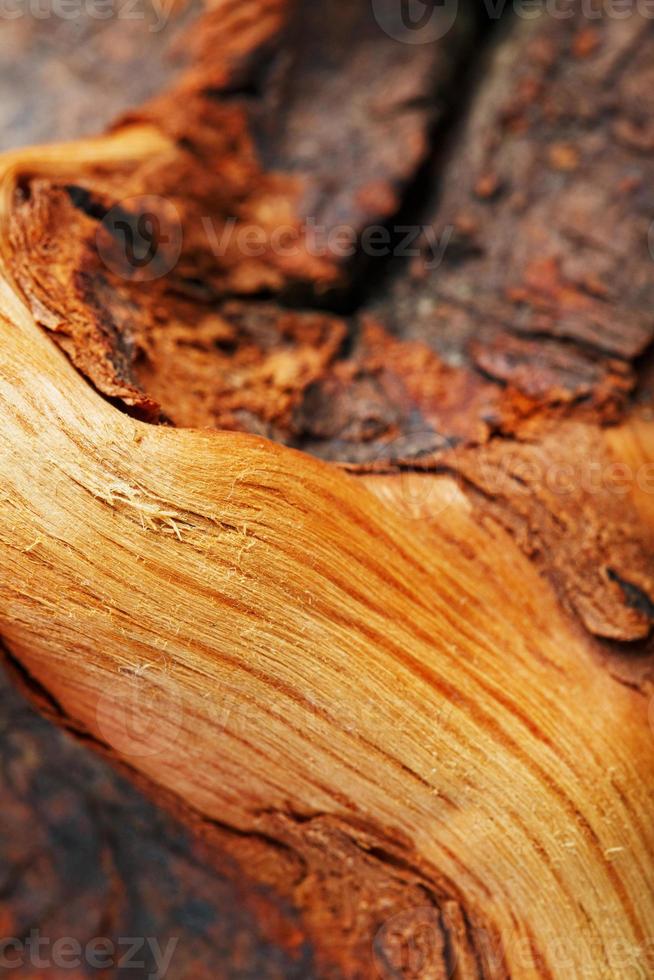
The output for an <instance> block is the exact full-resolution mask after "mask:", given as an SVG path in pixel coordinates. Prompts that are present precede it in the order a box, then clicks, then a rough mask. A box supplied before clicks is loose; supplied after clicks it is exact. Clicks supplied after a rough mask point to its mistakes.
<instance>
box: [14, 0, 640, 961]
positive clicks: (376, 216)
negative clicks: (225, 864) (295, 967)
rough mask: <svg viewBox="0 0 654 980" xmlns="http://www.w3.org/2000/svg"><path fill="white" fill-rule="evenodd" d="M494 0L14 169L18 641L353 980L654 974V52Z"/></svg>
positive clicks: (630, 28)
mask: <svg viewBox="0 0 654 980" xmlns="http://www.w3.org/2000/svg"><path fill="white" fill-rule="evenodd" d="M460 6H461V9H460V10H459V13H458V16H457V18H456V19H455V21H454V22H453V23H452V24H451V25H450V27H449V29H448V30H445V29H443V33H442V36H440V37H439V36H436V37H434V39H433V40H431V41H429V43H424V44H415V43H414V44H409V43H406V41H407V38H406V37H402V36H398V34H397V25H396V20H395V19H394V10H395V5H393V4H392V3H390V2H389V3H387V4H386V3H378V4H375V5H372V7H371V5H370V4H368V3H367V2H365V3H364V2H358V0H357V2H352V3H350V4H348V5H344V4H337V3H331V2H330V3H327V4H322V5H320V9H318V5H313V4H311V3H309V2H306V3H299V4H296V5H295V6H291V5H287V4H286V3H284V2H282V0H277V2H275V0H269V2H267V3H266V2H264V0H259V2H255V0H252V2H245V3H244V2H240V3H238V4H235V3H233V4H232V3H228V2H222V3H218V4H215V5H214V7H213V9H211V10H210V11H208V12H206V13H204V14H203V15H202V16H201V17H200V19H199V20H198V21H197V23H196V24H195V25H194V26H193V27H192V28H191V29H190V32H189V33H187V34H186V35H184V41H183V43H182V44H181V47H182V50H183V53H184V58H185V60H186V62H187V66H186V68H185V69H184V70H183V71H182V73H181V74H180V76H179V78H178V80H177V81H176V82H175V83H174V84H173V86H172V87H171V88H169V89H167V90H166V91H165V92H164V93H163V94H162V95H161V96H159V97H157V98H156V99H154V100H153V101H151V102H150V103H147V104H146V105H145V106H143V107H141V108H140V109H138V110H132V111H130V113H129V115H127V116H125V117H123V118H122V119H121V120H120V121H119V122H118V123H117V124H116V125H115V126H114V127H113V128H112V129H111V130H110V131H109V132H108V133H107V134H106V135H105V136H101V137H98V138H96V139H88V140H84V141H78V142H75V143H70V144H61V145H55V144H51V145H48V146H46V147H41V148H39V149H36V150H32V149H26V150H18V151H15V152H9V153H7V154H5V155H4V157H2V158H0V220H1V226H0V249H1V264H2V270H1V271H2V281H1V283H0V312H1V314H2V321H1V325H0V329H1V330H2V337H3V352H4V354H3V358H2V362H1V368H0V426H1V427H2V429H1V434H2V441H1V443H0V477H1V481H0V567H2V569H3V575H2V578H0V597H1V606H0V632H1V633H2V636H3V639H4V641H5V643H6V646H7V649H8V651H9V652H8V661H9V663H10V666H11V667H12V668H13V672H14V675H15V676H16V677H18V678H19V679H20V680H21V681H22V684H23V686H24V687H25V688H26V689H27V690H28V692H30V693H31V695H32V697H33V698H34V699H35V700H36V702H37V703H38V704H39V706H40V707H41V708H42V709H43V710H45V711H46V713H47V714H48V715H49V716H50V717H51V718H53V719H55V720H56V721H58V722H59V723H61V724H62V725H64V726H65V727H66V728H68V729H69V730H72V731H74V732H76V733H78V734H79V735H80V736H82V737H83V738H84V740H86V741H87V742H89V743H90V744H92V745H93V746H95V747H97V748H98V749H99V750H101V751H102V752H103V753H104V754H106V755H108V756H109V758H111V759H112V760H113V761H115V762H116V763H117V764H118V765H120V766H121V767H122V768H123V769H124V770H126V771H127V772H128V773H130V774H131V775H132V777H133V778H134V779H136V781H137V782H138V783H139V784H140V785H141V786H143V787H145V788H146V789H147V790H148V792H150V793H151V794H152V795H153V796H154V798H155V800H157V802H159V803H161V804H162V805H164V806H166V807H168V808H171V809H173V811H175V813H176V814H177V816H178V817H180V818H181V819H182V820H184V821H186V822H187V823H188V825H189V826H191V827H192V828H193V830H194V831H195V832H196V833H197V834H198V835H199V836H200V837H203V838H204V839H205V841H206V846H207V847H208V848H209V849H210V850H211V851H212V852H213V853H214V854H215V855H222V856H223V857H222V858H217V859H218V860H227V858H225V856H228V861H229V866H230V868H231V869H232V875H233V877H240V878H241V890H242V893H243V894H244V895H246V896H249V898H248V901H249V903H250V908H251V909H252V910H254V914H255V915H257V916H258V918H259V921H260V922H261V923H263V924H264V927H265V930H266V932H267V934H268V938H269V939H270V940H271V941H272V942H273V943H274V944H275V945H276V946H278V947H279V948H280V950H282V951H283V955H284V956H288V957H290V959H291V960H292V959H293V957H295V958H296V961H297V958H298V957H300V956H302V955H304V953H305V952H306V950H307V949H310V950H311V957H312V963H313V964H315V966H312V967H311V969H312V970H315V974H316V975H317V976H320V977H348V978H349V977H352V978H355V977H356V978H359V977H361V978H367V977H375V976H379V975H381V976H382V977H394V978H395V977H416V978H417V977H421V978H425V980H427V978H432V977H459V978H462V980H468V978H474V977H493V978H495V977H498V978H499V977H505V976H510V977H519V978H522V977H527V978H528V977H548V976H551V977H556V978H559V977H561V978H563V977H569V976H591V977H598V978H599V977H621V976H629V975H634V976H636V975H640V976H649V975H650V974H651V972H652V970H654V889H653V888H652V882H653V877H654V875H653V870H654V868H653V865H654V855H653V854H652V851H653V849H654V828H653V825H652V820H651V815H652V804H653V803H654V785H653V783H652V764H653V762H654V732H653V730H652V724H651V718H650V715H651V712H650V710H649V698H650V691H651V677H652V663H651V651H650V631H651V626H652V620H653V618H654V564H653V562H652V527H653V523H654V505H653V504H652V500H653V497H652V492H653V491H654V442H653V441H652V422H651V418H650V408H649V406H650V405H651V372H650V365H649V361H648V348H649V345H650V343H651V340H652V335H653V333H654V319H653V318H652V314H651V309H652V299H654V277H653V276H652V271H653V266H652V257H651V255H650V249H649V247H648V245H649V243H648V234H649V222H650V220H651V219H652V217H654V214H653V213H652V212H653V211H654V207H653V201H652V192H651V186H652V178H653V177H654V174H653V172H652V171H653V170H654V164H653V163H652V159H651V150H652V148H654V131H653V130H652V122H651V108H650V103H651V100H652V96H651V84H650V82H651V59H652V53H653V47H654V42H653V41H652V34H651V30H650V24H649V21H648V19H647V18H646V17H645V16H642V15H640V14H636V13H634V14H632V15H631V16H630V17H629V18H615V17H610V16H607V15H606V14H605V13H602V11H601V10H600V16H598V17H594V16H591V14H592V13H593V10H594V9H595V8H593V7H592V5H589V4H586V5H585V6H584V7H583V9H582V6H581V5H577V4H571V5H570V12H571V14H572V16H571V17H564V18H563V17H562V18H559V17H552V16H549V15H545V14H544V15H542V16H540V17H537V18H529V19H526V18H519V17H516V18H515V19H513V20H511V21H503V22H502V23H501V24H500V25H499V26H495V29H494V30H492V31H491V30H490V28H489V25H488V24H485V23H484V22H483V19H480V17H479V16H478V13H477V12H476V11H475V9H474V8H472V7H471V8H470V9H468V8H466V6H465V5H463V4H462V5H460ZM373 10H374V13H375V16H373ZM445 15H446V13H445V14H443V16H445ZM428 26H429V25H428ZM432 26H433V25H432ZM436 34H438V32H436ZM414 40H415V38H414ZM409 233H410V234H409ZM649 237H650V238H651V236H649ZM409 238H410V240H408V239H409ZM325 243H326V244H325ZM350 245H353V247H350ZM407 250H408V252H409V254H408V255H407V254H406V253H407ZM389 252H392V253H394V257H392V258H391V259H388V253H389ZM237 969H238V967H237V966H236V964H235V965H234V967H233V969H232V971H231V973H230V970H229V968H227V967H226V968H225V974H226V975H237ZM281 969H282V974H283V972H284V969H285V968H284V967H282V968H281ZM307 969H308V968H307ZM289 971H290V968H289V969H286V975H287V976H291V973H290V972H289ZM636 971H639V972H636ZM171 975H174V974H173V973H171ZM178 975H184V974H183V973H179V974H178ZM187 975H189V976H190V975H191V974H187ZM307 975H308V974H307Z"/></svg>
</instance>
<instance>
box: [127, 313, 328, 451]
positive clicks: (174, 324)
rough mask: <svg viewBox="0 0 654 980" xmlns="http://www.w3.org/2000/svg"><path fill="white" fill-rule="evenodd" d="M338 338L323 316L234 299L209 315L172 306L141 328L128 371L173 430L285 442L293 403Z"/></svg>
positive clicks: (319, 370) (324, 362)
mask: <svg viewBox="0 0 654 980" xmlns="http://www.w3.org/2000/svg"><path fill="white" fill-rule="evenodd" d="M174 313H176V314H177V316H178V319H177V320H174V321H173V320H171V319H170V316H171V315H173V314H174ZM345 334H346V330H345V325H344V324H343V323H341V322H340V321H339V320H338V319H337V318H335V317H332V316H329V315H328V314H324V313H311V312H308V313H298V312H294V311H284V310H281V309H279V308H278V307H274V306H271V305H268V304H254V303H251V304H247V303H238V302H236V301H232V302H231V303H227V304H225V305H223V306H220V307H217V308H216V309H213V310H212V309H211V308H209V309H203V310H198V309H197V308H196V307H193V306H192V305H191V304H189V303H186V304H182V303H178V304H177V307H176V309H174V310H173V311H172V313H168V309H167V318H166V319H165V320H164V321H163V322H156V320H155V321H154V322H153V323H152V324H151V325H150V326H149V327H148V328H147V329H146V330H144V331H143V334H142V341H141V355H140V358H139V362H138V364H137V365H136V368H135V372H136V375H137V377H138V379H139V381H140V383H141V386H142V388H143V390H144V391H147V392H148V394H149V395H151V396H152V397H154V398H155V399H156V400H157V402H158V404H159V405H160V406H161V408H162V410H163V413H164V415H165V416H166V417H167V418H168V419H170V420H171V421H172V422H173V423H174V424H175V425H184V426H195V427H213V428H218V429H235V430H241V431H246V432H255V433H257V434H259V435H265V436H267V437H268V438H271V439H276V440H277V441H278V442H286V443H289V442H292V441H293V422H292V416H293V412H294V409H295V406H296V405H297V404H298V403H299V402H300V400H301V399H302V397H303V395H304V391H305V390H306V389H307V388H308V387H309V386H310V385H311V384H312V383H313V382H314V381H315V379H316V378H319V377H321V375H322V374H323V372H324V371H325V370H326V367H327V365H328V364H329V363H330V362H331V361H332V360H333V359H334V357H335V356H336V354H337V353H338V350H339V348H340V346H341V344H342V342H343V340H344V338H345Z"/></svg>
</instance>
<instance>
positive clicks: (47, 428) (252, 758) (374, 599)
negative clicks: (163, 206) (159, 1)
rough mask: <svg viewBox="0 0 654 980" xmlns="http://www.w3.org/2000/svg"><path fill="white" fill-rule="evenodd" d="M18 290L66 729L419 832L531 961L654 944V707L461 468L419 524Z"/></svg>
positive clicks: (24, 503) (594, 958) (169, 778)
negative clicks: (81, 353) (68, 333)
mask: <svg viewBox="0 0 654 980" xmlns="http://www.w3.org/2000/svg"><path fill="white" fill-rule="evenodd" d="M167 150H168V144H167V141H166V140H165V138H162V137H161V136H160V135H159V134H155V132H154V131H152V130H149V129H148V130H147V131H146V130H141V129H136V128H134V129H128V130H126V131H125V132H122V133H121V134H118V136H112V137H107V138H102V139H101V140H97V141H85V142H83V143H79V144H72V145H71V146H69V147H66V148H50V149H48V150H47V151H43V150H39V151H32V152H30V153H18V154H11V155H9V157H7V158H5V161H4V162H3V163H2V178H1V179H0V187H1V192H0V198H1V200H2V210H1V212H0V218H1V220H2V221H6V220H7V216H8V214H9V209H10V201H11V195H12V194H13V192H14V188H15V186H16V182H17V181H18V180H20V177H21V175H25V174H30V175H33V174H34V173H36V172H38V173H51V172H56V173H58V174H61V173H66V172H67V161H68V160H70V161H71V164H73V162H74V166H77V165H78V164H79V163H80V159H82V160H84V161H86V162H103V161H107V160H110V159H114V157H119V158H120V159H121V160H124V159H125V157H126V156H127V157H129V155H130V154H131V153H134V154H136V155H141V154H143V155H148V154H150V153H159V152H164V153H165V152H167ZM4 238H5V235H4V231H0V240H3V241H4ZM0 297H1V299H0V302H1V305H2V309H3V312H4V318H3V320H2V325H1V329H2V340H3V349H4V357H3V361H2V366H1V367H0V402H1V405H2V408H1V418H2V426H3V432H2V436H3V438H2V441H1V443H0V476H1V480H0V488H1V489H0V560H1V562H2V567H3V568H4V569H5V575H4V576H3V579H2V584H1V585H0V594H1V595H2V612H1V619H0V623H1V630H2V634H3V636H4V637H5V639H6V641H7V643H8V644H9V646H10V648H11V650H12V653H13V655H14V656H15V657H16V658H17V660H18V662H19V663H20V664H21V667H22V669H23V670H24V671H26V673H27V675H28V676H29V677H31V678H32V680H33V681H34V683H35V684H36V685H38V686H39V687H40V689H41V690H42V691H44V692H46V693H47V696H48V697H49V698H50V699H53V701H54V703H56V705H58V707H59V709H60V710H61V712H62V715H63V717H64V718H65V719H66V720H67V723H68V724H70V725H71V726H72V727H76V728H78V729H80V730H83V731H84V732H86V733H88V734H89V735H90V737H91V738H92V739H94V740H96V741H97V742H98V744H100V745H103V746H105V747H106V748H108V749H109V750H110V751H111V752H112V753H113V754H114V755H115V756H116V757H117V758H119V759H121V760H123V761H125V762H126V763H127V764H128V765H129V766H130V767H131V768H133V769H134V770H135V771H136V772H138V773H139V774H141V775H142V776H143V777H145V778H146V779H147V780H149V781H150V782H152V783H153V784H155V785H157V786H159V787H161V789H162V791H163V792H166V793H167V792H172V793H174V794H176V795H177V796H179V797H180V798H182V799H183V800H184V801H185V803H186V804H187V805H188V806H189V807H191V808H192V809H193V810H194V811H195V812H196V813H197V814H199V815H200V817H201V818H202V819H203V820H206V821H207V822H208V823H212V822H213V823H219V824H221V825H227V826H229V827H231V828H234V829H235V830H237V831H239V832H240V833H250V832H251V833H254V834H265V835H269V836H270V837H271V838H274V837H275V836H276V835H278V834H279V833H281V832H280V830H279V827H280V821H282V822H283V821H284V820H293V821H295V823H296V824H297V825H298V826H302V824H303V823H306V824H307V826H311V825H312V823H315V822H316V821H320V820H325V819H328V820H333V821H336V822H337V823H338V826H339V827H343V826H345V827H348V826H349V827H351V828H353V829H352V836H353V837H355V838H357V839H358V838H361V837H362V835H363V837H365V834H364V833H363V831H362V830H361V828H362V827H364V828H367V830H366V832H365V833H366V834H367V835H368V837H366V840H368V838H369V841H375V840H381V841H386V842H388V841H391V842H394V845H395V846H396V847H398V848H399V850H400V851H401V853H402V854H403V855H404V857H405V859H406V860H407V861H408V860H409V859H410V862H411V866H412V867H413V868H414V869H415V872H416V874H417V875H419V877H420V880H423V881H425V882H428V883H429V884H430V887H431V888H432V889H433V892H434V894H435V895H436V896H437V898H438V899H439V900H440V901H442V903H443V907H446V906H447V904H448V901H451V902H454V903H455V905H457V907H458V906H460V907H462V908H463V909H464V910H465V913H466V916H467V919H468V921H469V922H472V923H473V924H474V926H476V927H478V928H479V929H481V930H482V931H483V930H486V931H487V935H489V936H491V937H493V936H499V937H500V941H501V946H502V950H503V956H504V963H505V968H506V971H507V973H508V974H509V975H516V976H521V977H523V976H531V975H534V976H536V975H537V976H547V975H552V976H563V975H566V969H573V970H574V969H580V968H581V967H582V966H583V967H584V968H585V969H586V971H587V973H586V975H588V976H594V977H612V976H617V975H620V974H621V971H623V970H624V963H625V955H626V954H625V948H628V949H630V950H632V952H633V955H634V956H635V957H636V958H637V960H638V962H641V963H642V962H644V959H643V958H644V957H645V956H646V955H647V953H648V944H649V946H650V947H651V935H652V930H653V928H654V895H653V893H652V890H651V888H650V886H649V882H650V881H651V871H652V851H653V850H654V828H653V826H652V821H651V812H652V804H653V802H654V799H653V797H654V789H653V788H652V782H651V772H652V764H653V762H654V746H653V735H652V731H651V729H650V727H649V725H648V703H647V698H646V697H643V693H642V692H641V691H639V690H634V689H632V688H630V687H628V686H627V685H624V684H621V683H619V682H618V681H617V680H616V679H615V677H613V676H612V675H611V674H610V673H609V672H607V671H604V670H601V669H598V665H597V660H596V659H595V658H594V656H593V655H592V653H591V651H590V649H589V646H588V643H587V642H586V639H585V638H584V636H583V634H582V633H581V631H580V630H579V629H578V627H577V626H576V624H574V623H572V622H571V621H570V620H569V619H568V618H567V617H566V616H565V615H564V614H563V613H562V611H561V610H560V608H559V607H558V605H557V602H556V599H555V597H554V595H553V594H552V592H551V591H550V589H549V587H548V586H547V584H546V583H544V582H543V580H542V579H541V578H540V577H539V575H538V574H537V572H536V571H535V569H534V568H533V567H532V566H531V565H530V563H529V562H528V561H527V560H526V559H525V558H524V557H523V556H522V555H521V554H520V553H519V552H518V549H517V547H516V546H515V544H514V543H513V541H512V539H511V538H510V537H509V536H508V535H507V534H506V533H505V532H503V531H502V530H501V529H499V528H498V527H497V526H494V525H491V524H489V525H487V526H486V527H480V526H479V524H478V523H476V522H475V520H473V518H472V516H471V515H470V513H469V509H468V507H469V505H468V503H467V501H466V499H465V497H463V495H461V494H457V492H456V488H455V489H454V490H452V486H451V484H450V485H448V484H447V483H446V482H440V483H438V484H437V485H436V484H435V483H433V482H432V484H431V485H430V486H432V487H436V489H433V490H432V489H430V491H429V493H430V494H432V493H433V494H434V496H433V497H431V498H430V499H429V500H428V503H427V505H426V506H427V510H428V511H429V510H430V509H431V513H430V514H428V515H427V517H426V518H425V519H422V518H423V517H425V515H424V514H423V515H421V519H420V520H416V519H415V515H411V514H407V513H406V512H405V510H404V508H403V507H401V506H398V501H397V496H396V495H397V487H398V483H397V481H395V482H394V483H393V482H392V478H388V477H385V478H381V477H380V478H375V477H369V478H366V480H365V484H364V482H363V481H361V480H359V481H357V480H356V479H355V478H353V477H350V476H347V475H346V474H344V473H343V472H341V471H340V470H339V469H337V468H336V467H332V466H329V465H326V464H322V463H320V462H318V461H316V460H314V459H312V458H310V457H308V456H305V455H303V454H300V453H297V452H295V451H293V450H290V449H286V448H283V447H281V446H278V445H274V444H272V443H270V442H268V441H266V440H264V439H260V438H257V437H253V436H247V435H240V434H232V433H221V432H200V431H191V430H173V429H167V428H156V427H151V426H147V425H145V424H142V423H139V422H137V421H135V420H133V419H131V418H129V417H127V416H125V415H123V414H121V413H120V412H119V411H117V410H116V409H114V408H113V407H111V406H110V405H109V404H107V403H106V402H104V401H103V400H102V399H101V398H100V397H99V396H98V395H97V394H96V393H94V392H93V391H92V389H91V388H90V387H89V386H88V385H87V384H86V382H85V381H84V380H83V379H82V378H81V377H80V376H79V375H78V374H77V373H76V372H75V370H74V369H73V368H72V367H71V365H70V364H69V363H68V362H67V360H66V359H65V357H64V356H63V355H62V354H61V353H60V352H59V351H58V350H56V349H55V347H54V346H53V345H52V344H51V343H50V342H49V340H48V339H47V338H46V337H45V336H44V335H43V334H42V332H41V331H40V329H39V328H38V327H37V325H36V324H35V323H34V321H33V319H32V316H31V314H30V313H29V311H28V310H27V308H26V307H25V305H24V303H23V301H22V299H21V297H20V296H19V295H18V293H17V291H16V290H15V289H14V287H13V286H12V284H11V282H10V280H9V279H8V278H7V277H6V275H5V278H4V281H3V282H2V287H1V291H0ZM643 424H644V423H643ZM627 432H628V430H625V432H624V433H623V435H624V439H623V440H622V441H621V438H620V435H619V433H618V430H616V431H614V433H612V434H611V436H610V437H607V441H608V442H611V444H612V451H613V452H614V454H616V453H617V454H618V457H619V454H620V451H621V448H620V447H621V446H622V445H623V444H624V446H625V447H627V448H625V450H624V451H625V453H627V452H629V451H631V453H632V456H633V454H634V453H635V452H636V450H635V449H634V447H633V443H632V442H630V441H629V438H628V435H627ZM638 445H639V450H638V452H640V453H641V455H642V456H643V458H644V457H645V455H646V450H645V449H643V445H644V443H643V442H642V440H641V441H640V442H639V443H638ZM629 446H630V447H631V449H630V450H629V448H628V447H629ZM402 479H405V478H404V477H403V478H402ZM406 479H409V480H413V479H415V478H413V477H408V478H406ZM417 479H420V478H419V477H418V478H417ZM405 486H407V484H405ZM409 491H410V493H413V490H412V489H411V487H410V486H409ZM443 494H445V496H443ZM380 498H381V499H380ZM354 828H359V829H358V830H355V829H354ZM300 838H301V834H300ZM303 846H304V845H303V844H302V843H298V844H297V847H298V849H299V850H300V852H302V847H303ZM306 846H307V848H308V844H307V845H306ZM361 846H363V845H361ZM365 846H367V847H372V846H373V845H372V844H371V843H370V842H369V843H368V844H367V845H365ZM308 853H309V850H307V852H306V854H303V857H304V858H305V859H306V855H307V854H308ZM294 897H295V898H296V899H297V900H298V901H300V902H301V899H300V898H299V897H298V895H296V896H294ZM455 931H456V930H453V932H455ZM625 944H626V945H625ZM525 949H528V950H531V953H532V956H533V958H534V959H533V961H534V962H537V964H538V967H537V968H536V967H534V969H533V971H532V972H530V971H529V969H527V968H526V967H525ZM562 951H563V953H562ZM562 955H565V957H566V960H565V966H562V965H561V960H560V957H561V956H562ZM465 962H467V961H466V958H465V956H464V955H463V954H461V957H460V961H459V965H458V967H457V969H458V970H459V975H460V976H463V977H467V976H473V975H475V974H474V973H473V972H471V971H472V967H470V969H468V967H466V966H465ZM443 969H445V968H443ZM475 969H481V968H479V966H478V965H477V966H476V967H475ZM482 974H483V970H482ZM371 975H372V974H371ZM443 975H445V973H444V974H443ZM495 975H498V974H495Z"/></svg>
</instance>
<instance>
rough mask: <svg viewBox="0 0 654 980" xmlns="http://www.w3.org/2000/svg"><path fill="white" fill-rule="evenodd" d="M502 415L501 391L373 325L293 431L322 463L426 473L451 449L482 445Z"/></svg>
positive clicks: (317, 385)
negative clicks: (401, 467)
mask: <svg viewBox="0 0 654 980" xmlns="http://www.w3.org/2000/svg"><path fill="white" fill-rule="evenodd" d="M501 410H502V392H501V390H500V389H499V388H498V387H497V386H496V385H493V384H490V383H487V382H484V381H482V380H481V378H479V377H478V376H476V375H474V374H473V373H472V372H470V371H465V370H459V369H457V368H453V367H450V366H448V365H446V364H444V363H443V362H442V361H441V360H440V359H439V358H438V357H437V356H436V355H435V354H433V352H432V351H431V350H430V349H429V348H428V347H427V346H426V345H424V344H420V343H399V342H398V341H396V340H395V339H394V338H393V337H391V336H390V335H389V334H388V333H386V331H385V330H384V329H383V328H382V327H381V326H380V325H379V324H378V323H376V322H374V321H373V320H372V319H368V320H364V322H363V324H362V327H361V331H360V333H359V336H358V340H357V343H356V344H355V347H354V350H353V351H352V353H351V356H349V357H347V358H345V359H343V360H341V361H339V362H337V363H335V364H334V365H333V366H332V367H330V368H328V370H327V371H325V373H324V376H323V377H322V378H321V379H319V380H317V381H315V382H314V383H313V384H312V385H311V386H310V387H309V388H308V389H307V391H306V393H305V395H304V398H303V400H302V403H301V404H300V405H299V406H298V408H297V410H296V411H295V413H294V425H295V429H296V438H297V440H298V442H297V444H298V445H300V446H301V447H302V448H303V449H304V450H305V451H308V452H312V453H314V454H315V455H318V456H321V457H322V458H323V459H331V460H334V461H339V462H343V461H345V462H347V463H348V464H350V465H352V466H362V467H363V468H364V469H366V468H370V466H372V467H373V468H376V466H379V467H382V468H383V467H384V466H388V464H389V463H390V464H393V465H399V464H405V465H416V466H423V467H427V466H429V465H433V464H434V460H435V459H437V458H438V456H439V454H440V453H442V452H443V451H444V450H446V449H448V448H450V447H451V446H453V445H457V444H458V443H465V444H475V443H483V442H485V441H486V440H487V439H488V437H489V435H490V433H491V431H492V430H493V427H494V426H496V425H498V424H499V421H500V414H501Z"/></svg>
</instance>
